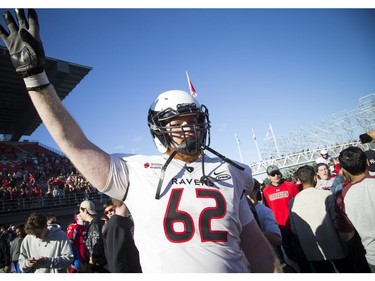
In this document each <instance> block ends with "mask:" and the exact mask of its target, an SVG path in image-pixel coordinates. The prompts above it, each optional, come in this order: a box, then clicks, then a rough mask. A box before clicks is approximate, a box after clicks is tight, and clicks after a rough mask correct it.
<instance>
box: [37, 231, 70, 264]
mask: <svg viewBox="0 0 375 281" xmlns="http://www.w3.org/2000/svg"><path fill="white" fill-rule="evenodd" d="M64 236H65V235H64ZM60 241H61V242H60V243H61V244H60V249H61V252H60V255H59V256H57V257H52V258H49V257H47V258H46V260H45V261H44V262H43V263H41V264H40V265H39V266H38V268H42V267H43V268H44V267H47V268H56V269H64V268H68V267H69V266H70V265H71V264H72V263H73V259H74V255H73V250H72V245H71V243H70V241H69V239H68V237H63V238H62V239H61V240H60Z"/></svg>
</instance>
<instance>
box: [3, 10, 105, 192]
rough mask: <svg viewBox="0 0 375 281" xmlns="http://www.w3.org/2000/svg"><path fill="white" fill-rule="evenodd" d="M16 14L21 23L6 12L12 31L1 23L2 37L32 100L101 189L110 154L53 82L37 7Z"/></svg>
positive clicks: (63, 145)
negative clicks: (83, 127)
mask: <svg viewBox="0 0 375 281" xmlns="http://www.w3.org/2000/svg"><path fill="white" fill-rule="evenodd" d="M16 16H17V20H18V24H17V22H16V21H15V20H14V18H13V16H12V14H11V13H10V12H6V13H4V15H3V17H4V20H5V23H6V24H7V26H8V29H9V33H8V32H7V31H6V30H5V29H4V27H2V26H1V25H0V38H1V39H2V40H3V41H4V42H5V44H6V46H7V48H8V50H9V53H10V57H11V60H12V63H13V65H14V67H15V69H16V72H17V73H18V74H19V75H20V76H21V77H22V78H23V79H24V82H25V85H26V88H27V90H28V93H29V95H30V97H31V100H32V102H33V104H34V106H35V108H36V110H37V112H38V114H39V116H40V118H41V119H42V121H43V123H44V124H45V126H46V127H47V129H48V131H49V132H50V134H51V135H52V137H53V139H54V140H55V142H56V143H57V145H58V146H59V147H60V149H61V150H62V151H63V152H64V153H65V155H66V156H67V157H68V158H69V159H70V161H71V162H72V163H73V165H74V166H75V167H76V168H77V169H78V170H79V171H80V173H81V174H82V175H83V176H84V177H85V178H86V179H87V180H88V181H89V182H90V183H91V184H92V185H93V186H95V187H96V188H97V189H99V190H101V189H102V188H103V187H104V185H105V183H106V181H107V178H108V174H109V165H110V156H109V155H108V154H107V153H105V152H104V151H103V150H101V149H100V148H98V147H97V146H96V145H94V144H93V143H91V142H90V141H89V140H88V139H87V138H86V136H85V135H84V133H83V131H82V130H81V128H80V127H79V125H78V124H77V122H76V121H75V120H74V119H73V117H72V116H71V115H70V114H69V112H68V111H67V110H66V109H65V108H64V106H63V105H62V103H61V101H60V98H59V97H58V96H57V94H56V91H55V89H54V87H53V86H52V85H51V84H50V83H49V80H48V77H47V75H46V73H45V71H44V64H45V54H44V49H43V45H42V42H41V40H40V35H39V23H38V17H37V14H36V12H35V10H34V9H29V10H28V19H27V20H26V16H25V12H24V10H23V9H16Z"/></svg>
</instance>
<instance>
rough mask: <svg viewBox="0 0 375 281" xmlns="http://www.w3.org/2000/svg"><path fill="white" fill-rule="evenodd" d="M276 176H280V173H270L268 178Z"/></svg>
mask: <svg viewBox="0 0 375 281" xmlns="http://www.w3.org/2000/svg"><path fill="white" fill-rule="evenodd" d="M276 175H279V176H281V173H280V172H272V173H270V176H271V177H274V176H276Z"/></svg>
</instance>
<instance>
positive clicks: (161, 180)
mask: <svg viewBox="0 0 375 281" xmlns="http://www.w3.org/2000/svg"><path fill="white" fill-rule="evenodd" d="M176 154H177V151H176V150H175V151H173V152H172V154H171V155H170V156H169V158H168V160H167V161H166V162H165V164H164V166H163V168H161V174H160V179H159V184H158V188H157V190H156V195H155V199H157V200H159V199H160V191H161V186H162V185H163V181H164V176H165V170H167V167H168V165H169V163H171V161H172V159H173V157H175V155H176Z"/></svg>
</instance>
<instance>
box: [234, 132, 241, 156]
mask: <svg viewBox="0 0 375 281" xmlns="http://www.w3.org/2000/svg"><path fill="white" fill-rule="evenodd" d="M234 137H235V138H236V142H237V147H238V152H239V154H240V159H241V162H242V163H243V159H242V153H241V148H240V143H241V142H240V139H239V138H238V137H237V133H234Z"/></svg>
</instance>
